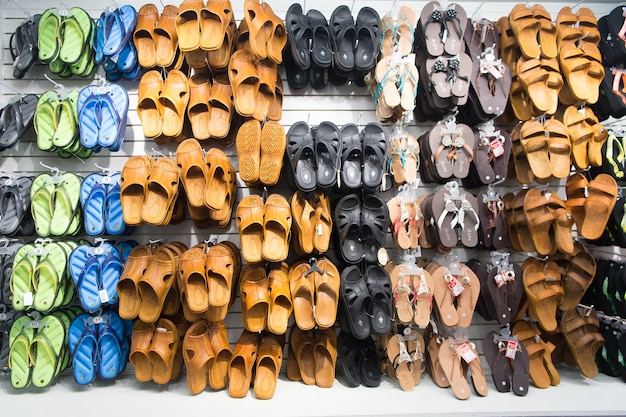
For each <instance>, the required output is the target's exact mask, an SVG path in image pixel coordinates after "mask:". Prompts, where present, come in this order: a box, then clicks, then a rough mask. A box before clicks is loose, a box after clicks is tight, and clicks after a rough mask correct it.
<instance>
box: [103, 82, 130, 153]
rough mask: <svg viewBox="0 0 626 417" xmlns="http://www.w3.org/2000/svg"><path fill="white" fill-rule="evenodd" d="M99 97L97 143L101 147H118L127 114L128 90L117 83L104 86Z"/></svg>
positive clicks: (124, 130) (123, 132)
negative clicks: (102, 92)
mask: <svg viewBox="0 0 626 417" xmlns="http://www.w3.org/2000/svg"><path fill="white" fill-rule="evenodd" d="M105 91H106V92H105V93H104V94H101V99H100V120H101V122H100V129H99V134H98V142H97V143H98V144H99V145H101V146H103V147H108V148H113V146H114V145H115V146H116V147H117V148H118V149H119V147H120V146H121V143H122V140H123V138H124V134H125V132H126V115H127V114H128V92H127V91H126V89H125V88H124V87H122V86H121V85H119V84H110V85H108V86H106V87H105Z"/></svg>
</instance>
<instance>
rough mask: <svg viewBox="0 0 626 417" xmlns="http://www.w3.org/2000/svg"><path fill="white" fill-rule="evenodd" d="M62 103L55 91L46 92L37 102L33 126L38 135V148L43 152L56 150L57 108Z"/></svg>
mask: <svg viewBox="0 0 626 417" xmlns="http://www.w3.org/2000/svg"><path fill="white" fill-rule="evenodd" d="M60 101H61V97H60V96H59V94H58V93H57V92H56V91H54V90H49V91H46V92H45V93H43V94H42V95H41V96H39V100H38V101H37V109H36V110H35V116H34V119H33V125H34V127H35V133H36V134H37V147H38V148H39V149H41V150H42V151H53V150H54V149H55V146H54V144H53V143H52V138H53V136H54V134H55V130H56V111H57V110H56V108H57V107H58V104H59V102H60Z"/></svg>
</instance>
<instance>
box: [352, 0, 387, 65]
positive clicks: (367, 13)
mask: <svg viewBox="0 0 626 417" xmlns="http://www.w3.org/2000/svg"><path fill="white" fill-rule="evenodd" d="M380 26H381V21H380V16H379V15H378V13H377V12H376V11H375V10H374V9H372V8H371V7H367V6H366V7H363V8H361V10H359V13H358V15H357V18H356V41H357V44H356V48H355V50H354V69H355V70H357V71H369V70H371V69H372V68H373V67H374V66H375V65H376V57H378V53H379V47H380V44H379V39H380Z"/></svg>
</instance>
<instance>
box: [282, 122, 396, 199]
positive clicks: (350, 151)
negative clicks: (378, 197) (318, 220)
mask: <svg viewBox="0 0 626 417" xmlns="http://www.w3.org/2000/svg"><path fill="white" fill-rule="evenodd" d="M388 142H389V139H388V137H387V133H386V132H385V130H384V129H383V127H382V126H381V125H380V124H378V123H373V122H372V123H368V124H367V125H366V126H365V127H364V128H363V130H362V131H359V128H358V127H357V125H355V124H353V123H348V124H346V125H345V126H343V127H342V128H341V129H339V128H338V127H337V126H336V125H335V124H334V123H332V122H322V123H320V125H319V126H317V127H315V128H310V127H309V125H308V124H307V123H306V122H297V123H295V124H293V125H292V126H291V128H290V129H289V131H288V132H287V152H286V153H285V156H286V158H288V161H289V165H290V167H291V169H290V170H289V172H290V183H291V185H292V188H294V189H295V188H297V189H300V190H302V191H304V192H309V191H313V190H315V189H316V188H317V187H320V188H330V187H333V186H337V187H338V188H339V189H340V190H343V191H344V192H355V191H357V190H360V189H361V188H364V189H365V190H366V191H367V192H376V191H377V190H378V189H379V188H380V187H381V185H382V183H383V176H384V175H383V174H384V173H385V171H386V163H387V152H388ZM294 186H295V187H294Z"/></svg>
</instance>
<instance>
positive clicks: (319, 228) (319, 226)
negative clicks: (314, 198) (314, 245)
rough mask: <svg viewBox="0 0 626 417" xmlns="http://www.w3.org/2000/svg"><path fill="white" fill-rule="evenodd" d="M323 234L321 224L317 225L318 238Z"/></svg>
mask: <svg viewBox="0 0 626 417" xmlns="http://www.w3.org/2000/svg"><path fill="white" fill-rule="evenodd" d="M323 234H324V228H323V227H322V225H321V224H318V225H317V235H318V236H322V235H323Z"/></svg>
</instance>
